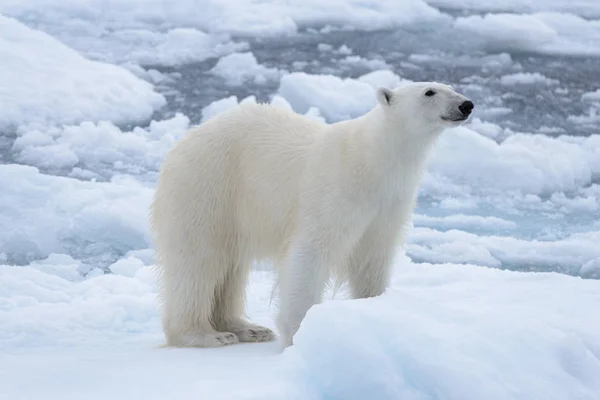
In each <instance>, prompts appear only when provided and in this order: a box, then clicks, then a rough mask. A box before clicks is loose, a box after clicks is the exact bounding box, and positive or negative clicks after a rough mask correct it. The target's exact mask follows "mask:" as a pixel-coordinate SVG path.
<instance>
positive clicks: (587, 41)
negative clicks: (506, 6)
mask: <svg viewBox="0 0 600 400" xmlns="http://www.w3.org/2000/svg"><path fill="white" fill-rule="evenodd" d="M455 26H456V27H457V28H459V29H463V30H465V31H468V32H470V33H471V34H475V35H477V36H478V37H479V38H481V39H482V40H483V41H484V42H485V44H486V47H487V48H489V49H491V50H495V51H499V50H500V51H508V50H513V51H530V52H536V53H541V54H565V55H593V56H598V55H600V45H598V43H600V42H599V39H600V20H588V19H584V18H582V17H579V16H577V15H572V14H568V13H555V12H540V13H534V14H510V13H498V14H489V13H488V14H485V15H483V16H480V15H471V16H468V17H459V18H457V19H456V21H455Z"/></svg>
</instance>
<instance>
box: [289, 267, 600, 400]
mask: <svg viewBox="0 0 600 400" xmlns="http://www.w3.org/2000/svg"><path fill="white" fill-rule="evenodd" d="M599 285H600V283H598V282H597V281H584V280H581V279H578V278H570V277H566V276H561V275H558V274H543V275H529V274H522V273H514V272H510V273H509V272H504V271H493V270H485V269H480V268H479V269H476V267H469V266H463V267H456V266H453V265H441V266H435V267H433V266H430V265H429V266H428V265H423V266H420V267H418V268H412V269H411V270H410V272H409V273H407V274H398V275H396V282H395V284H394V288H393V289H390V290H388V291H387V292H386V293H385V294H384V295H383V296H381V297H378V298H374V299H366V300H343V301H333V302H326V303H324V304H321V305H318V306H315V307H313V308H312V309H311V310H309V312H308V313H307V316H306V319H305V320H304V321H303V323H302V325H301V327H300V330H299V331H298V333H297V334H296V336H295V338H294V346H293V347H291V348H289V350H287V351H286V353H284V356H285V357H286V358H287V359H288V360H289V362H290V363H293V365H295V366H296V369H295V371H294V373H292V378H291V379H293V380H294V381H296V382H298V384H299V385H303V386H305V387H306V388H308V390H310V392H309V393H310V396H309V397H303V398H305V399H309V398H310V399H331V400H336V399H340V400H342V399H343V400H351V399H367V398H373V399H379V400H386V399H390V400H397V399H403V400H427V399H431V400H434V399H439V398H444V399H448V400H479V399H490V400H495V399H497V400H509V399H514V400H517V399H532V400H534V399H535V400H547V399H556V400H559V399H561V400H562V399H580V400H583V399H589V400H595V399H597V398H598V397H597V396H598V393H600V319H598V318H593V317H592V315H594V313H595V311H594V310H595V309H596V308H597V307H598V306H600V291H599V288H600V287H599Z"/></svg>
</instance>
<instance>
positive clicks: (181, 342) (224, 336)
mask: <svg viewBox="0 0 600 400" xmlns="http://www.w3.org/2000/svg"><path fill="white" fill-rule="evenodd" d="M239 341H240V340H239V338H238V337H237V336H236V335H235V334H234V333H231V332H193V333H185V334H180V335H175V336H174V337H171V338H170V340H169V344H170V345H171V346H175V347H221V346H228V345H231V344H236V343H238V342H239Z"/></svg>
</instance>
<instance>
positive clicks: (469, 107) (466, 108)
mask: <svg viewBox="0 0 600 400" xmlns="http://www.w3.org/2000/svg"><path fill="white" fill-rule="evenodd" d="M473 107H475V106H474V105H473V102H472V101H469V100H467V101H465V102H463V103H462V104H461V105H460V106H458V109H459V110H460V112H461V113H463V115H469V114H471V111H473Z"/></svg>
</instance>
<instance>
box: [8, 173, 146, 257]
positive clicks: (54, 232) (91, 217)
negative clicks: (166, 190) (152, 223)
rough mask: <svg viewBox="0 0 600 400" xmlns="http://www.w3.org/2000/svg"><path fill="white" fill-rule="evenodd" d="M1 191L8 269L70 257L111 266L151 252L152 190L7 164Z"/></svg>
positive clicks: (133, 183) (117, 179) (117, 178)
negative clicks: (126, 255)
mask: <svg viewBox="0 0 600 400" xmlns="http://www.w3.org/2000/svg"><path fill="white" fill-rule="evenodd" d="M0 187H2V196H0V226H2V227H3V229H0V254H2V253H4V254H5V257H7V258H8V261H9V263H16V264H20V263H24V262H27V261H30V260H31V259H39V258H43V257H46V256H48V255H49V254H51V253H67V252H70V253H71V254H72V255H74V256H76V257H78V258H88V257H94V256H96V257H99V258H97V259H95V261H96V262H106V261H107V260H110V259H111V258H114V257H118V256H119V255H122V254H123V253H125V252H127V251H129V250H131V249H145V248H148V247H149V242H150V232H149V228H148V223H147V216H148V207H149V205H150V202H151V199H152V193H153V190H152V189H151V188H149V187H145V186H143V185H142V184H141V183H140V182H138V181H136V180H135V179H132V178H127V177H122V176H115V177H113V178H112V179H111V181H110V182H94V181H81V180H78V179H73V178H68V177H61V176H52V175H45V174H42V173H40V172H39V170H38V169H37V168H34V167H30V166H24V165H17V164H8V165H0ZM24 258H25V259H24Z"/></svg>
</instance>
